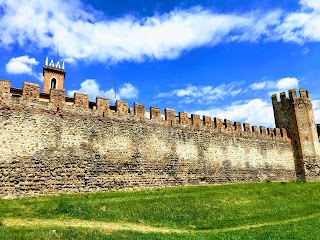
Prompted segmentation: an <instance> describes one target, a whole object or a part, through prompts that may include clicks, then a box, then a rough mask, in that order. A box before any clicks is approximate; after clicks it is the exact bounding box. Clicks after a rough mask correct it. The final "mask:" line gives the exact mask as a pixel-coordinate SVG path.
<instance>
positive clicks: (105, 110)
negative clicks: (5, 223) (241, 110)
mask: <svg viewBox="0 0 320 240" xmlns="http://www.w3.org/2000/svg"><path fill="white" fill-rule="evenodd" d="M45 67H47V66H45ZM56 67H59V66H56ZM46 74H47V78H46V79H47V82H46V84H47V85H46V86H47V88H45V89H46V91H47V92H46V91H41V88H40V85H39V84H34V83H28V82H24V83H23V86H22V88H20V89H19V88H12V87H11V82H10V81H6V80H0V129H1V131H0V137H1V143H2V144H1V145H0V153H1V154H0V182H1V183H2V184H1V185H0V198H1V197H8V196H28V195H39V194H53V193H54V194H56V193H73V192H92V191H95V192H96V191H109V190H117V189H135V188H150V187H167V186H179V185H180V186H184V185H204V184H214V183H237V182H257V181H258V182H261V181H266V180H270V181H292V180H295V179H296V176H297V177H298V178H300V177H299V176H300V175H299V174H304V175H308V176H312V177H313V179H319V178H320V177H318V175H320V174H318V175H317V172H316V170H317V166H318V164H319V162H318V161H317V159H316V158H315V157H314V156H315V154H313V153H312V152H311V151H310V149H311V147H312V146H315V141H316V140H317V139H314V138H313V136H315V135H314V134H313V133H312V134H311V133H310V129H311V128H312V125H314V122H313V120H312V116H311V113H312V111H311V110H312V108H310V106H311V104H309V102H310V101H309V100H310V97H309V93H308V92H307V91H305V90H303V89H300V98H297V96H296V94H295V91H294V90H291V91H290V92H289V95H288V96H289V97H288V98H287V97H286V94H285V93H281V94H280V98H281V100H282V101H279V102H278V100H277V99H276V98H277V96H275V97H274V96H273V105H274V108H275V114H276V126H277V128H267V127H265V126H251V125H250V124H249V123H240V122H233V121H231V120H228V119H221V118H218V117H213V118H212V117H211V116H207V115H204V116H200V115H198V114H189V113H187V112H185V111H180V112H175V111H174V110H173V109H170V108H165V109H163V110H162V109H160V108H158V107H154V106H151V107H150V108H149V109H147V108H146V107H145V106H144V105H143V104H139V103H134V104H133V106H129V105H128V103H127V102H125V101H120V100H117V101H116V102H115V104H114V105H111V104H110V101H109V99H106V98H101V97H97V98H96V100H95V101H90V99H89V97H88V95H87V94H83V93H75V94H74V96H73V97H68V96H66V91H65V89H63V87H62V83H63V80H64V79H62V78H61V79H59V78H58V77H59V76H60V75H50V72H46ZM59 84H60V85H59ZM310 109H311V110H310ZM299 114H300V115H301V116H302V117H300V118H299ZM297 120H298V121H297ZM297 126H299V128H297ZM319 128H320V127H319ZM299 144H300V145H299ZM303 144H304V145H303ZM312 144H313V145H312ZM310 146H311V147H310ZM311 150H312V149H311ZM307 151H308V152H307ZM309 153H311V154H309ZM303 154H304V155H303ZM308 154H309V155H308ZM301 156H302V157H304V158H303V159H302V157H301ZM299 157H300V158H299ZM304 161H305V162H306V164H308V165H302V164H303V163H304ZM299 164H300V165H299ZM312 164H313V165H312ZM304 166H306V167H305V168H304ZM310 166H311V167H310ZM304 169H307V170H306V171H308V172H307V173H303V172H302V171H303V170H304ZM310 169H311V170H310Z"/></svg>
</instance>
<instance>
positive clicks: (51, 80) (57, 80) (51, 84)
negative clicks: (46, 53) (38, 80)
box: [42, 57, 66, 93]
mask: <svg viewBox="0 0 320 240" xmlns="http://www.w3.org/2000/svg"><path fill="white" fill-rule="evenodd" d="M42 73H43V77H44V80H43V92H44V93H50V89H58V90H63V83H64V78H65V76H66V72H65V71H64V61H62V64H61V66H60V61H57V63H56V64H54V62H53V60H51V61H50V63H49V62H48V57H46V63H45V66H44V67H43V71H42Z"/></svg>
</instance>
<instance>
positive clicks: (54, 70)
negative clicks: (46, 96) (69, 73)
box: [42, 66, 66, 76]
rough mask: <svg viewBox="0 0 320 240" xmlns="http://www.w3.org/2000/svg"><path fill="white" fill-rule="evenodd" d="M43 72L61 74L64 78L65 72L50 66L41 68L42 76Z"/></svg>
mask: <svg viewBox="0 0 320 240" xmlns="http://www.w3.org/2000/svg"><path fill="white" fill-rule="evenodd" d="M45 71H52V72H54V73H58V74H63V75H64V76H65V75H66V72H65V71H64V69H62V68H56V67H51V66H43V69H42V75H44V72H45Z"/></svg>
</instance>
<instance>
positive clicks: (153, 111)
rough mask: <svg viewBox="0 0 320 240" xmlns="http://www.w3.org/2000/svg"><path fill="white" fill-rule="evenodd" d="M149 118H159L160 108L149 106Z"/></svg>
mask: <svg viewBox="0 0 320 240" xmlns="http://www.w3.org/2000/svg"><path fill="white" fill-rule="evenodd" d="M150 118H151V119H157V120H160V119H161V112H160V108H156V107H150Z"/></svg>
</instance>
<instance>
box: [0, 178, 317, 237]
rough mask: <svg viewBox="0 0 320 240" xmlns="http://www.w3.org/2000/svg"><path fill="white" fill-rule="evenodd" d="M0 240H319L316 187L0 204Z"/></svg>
mask: <svg viewBox="0 0 320 240" xmlns="http://www.w3.org/2000/svg"><path fill="white" fill-rule="evenodd" d="M0 239H320V183H302V182H290V183H250V184H232V185H217V186H202V187H177V188H167V189H152V190H143V191H126V192H125V191H123V192H109V193H93V194H75V195H57V196H44V197H34V198H22V199H12V200H4V199H3V200H0Z"/></svg>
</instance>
